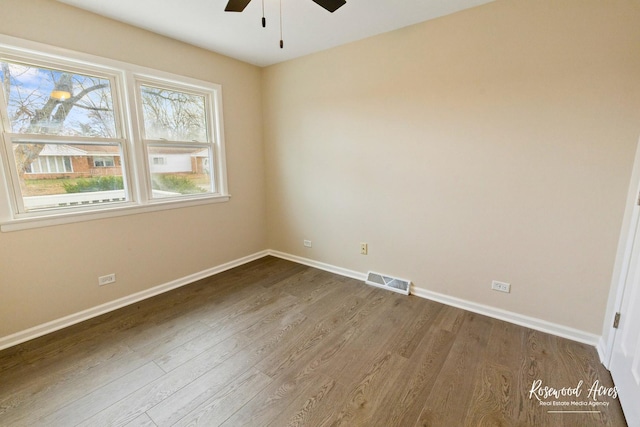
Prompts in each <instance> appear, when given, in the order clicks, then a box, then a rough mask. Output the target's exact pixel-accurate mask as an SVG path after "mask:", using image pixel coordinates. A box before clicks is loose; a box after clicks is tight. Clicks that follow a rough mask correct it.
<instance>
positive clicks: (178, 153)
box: [148, 146, 212, 199]
mask: <svg viewBox="0 0 640 427" xmlns="http://www.w3.org/2000/svg"><path fill="white" fill-rule="evenodd" d="M210 151H211V150H210V148H187V147H185V148H182V147H155V146H153V147H149V148H148V158H149V170H150V172H151V188H152V194H153V198H154V199H158V198H165V197H176V196H181V195H185V194H205V193H211V192H212V185H211V173H210V171H209V156H210Z"/></svg>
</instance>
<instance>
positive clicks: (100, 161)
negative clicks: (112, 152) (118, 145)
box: [93, 157, 116, 168]
mask: <svg viewBox="0 0 640 427" xmlns="http://www.w3.org/2000/svg"><path fill="white" fill-rule="evenodd" d="M115 165H116V163H115V160H113V157H94V158H93V166H95V167H97V168H112V167H114V166H115Z"/></svg>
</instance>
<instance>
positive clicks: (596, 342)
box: [0, 250, 606, 360]
mask: <svg viewBox="0 0 640 427" xmlns="http://www.w3.org/2000/svg"><path fill="white" fill-rule="evenodd" d="M267 255H272V256H275V257H277V258H282V259H286V260H288V261H292V262H296V263H298V264H303V265H308V266H310V267H314V268H317V269H320V270H325V271H328V272H331V273H335V274H339V275H341V276H345V277H350V278H352V279H356V280H361V281H363V282H364V280H365V279H366V277H367V275H366V274H365V273H361V272H358V271H354V270H349V269H346V268H342V267H337V266H335V265H331V264H326V263H323V262H320V261H314V260H312V259H308V258H304V257H300V256H296V255H291V254H287V253H284V252H280V251H275V250H264V251H261V252H257V253H255V254H252V255H248V256H246V257H243V258H239V259H236V260H233V261H230V262H227V263H225V264H222V265H219V266H217V267H212V268H209V269H207V270H203V271H200V272H198V273H194V274H190V275H189V276H186V277H183V278H180V279H176V280H174V281H171V282H168V283H165V284H163V285H159V286H155V287H153V288H150V289H147V290H145V291H142V292H137V293H135V294H132V295H129V296H126V297H123V298H119V299H117V300H115V301H111V302H108V303H106V304H102V305H99V306H96V307H93V308H90V309H87V310H83V311H81V312H79V313H75V314H72V315H69V316H65V317H63V318H61V319H57V320H54V321H51V322H47V323H44V324H42V325H38V326H35V327H33V328H30V329H27V330H25V331H21V332H18V333H15V334H12V335H9V336H6V337H1V338H0V350H2V349H5V348H8V347H12V346H14V345H18V344H20V343H23V342H25V341H29V340H32V339H34V338H38V337H40V336H42V335H46V334H48V333H51V332H55V331H57V330H60V329H62V328H66V327H67V326H71V325H74V324H76V323H80V322H83V321H85V320H89V319H91V318H94V317H97V316H100V315H102V314H105V313H108V312H110V311H113V310H117V309H119V308H122V307H125V306H127V305H130V304H134V303H136V302H139V301H142V300H145V299H147V298H151V297H153V296H156V295H159V294H162V293H164V292H167V291H170V290H172V289H176V288H179V287H181V286H185V285H188V284H190V283H193V282H195V281H198V280H201V279H204V278H206V277H209V276H212V275H214V274H218V273H222V272H223V271H226V270H229V269H232V268H234V267H238V266H240V265H243V264H246V263H248V262H251V261H253V260H256V259H258V258H262V257H264V256H267ZM411 294H413V295H415V296H418V297H421V298H426V299H430V300H433V301H436V302H440V303H442V304H446V305H450V306H453V307H458V308H461V309H463V310H468V311H471V312H474V313H478V314H482V315H484V316H488V317H492V318H495V319H499V320H504V321H506V322H510V323H514V324H516V325H520V326H524V327H527V328H531V329H535V330H537V331H541V332H546V333H549V334H552V335H556V336H559V337H563V338H567V339H570V340H573V341H578V342H581V343H585V344H589V345H592V346H594V347H596V349H597V351H598V354H599V355H600V359H601V360H604V357H603V356H604V354H606V352H605V351H604V349H605V347H606V346H605V343H604V341H603V339H602V337H600V336H597V335H594V334H590V333H587V332H584V331H580V330H578V329H573V328H569V327H567V326H562V325H559V324H556V323H551V322H547V321H546V320H541V319H536V318H534V317H529V316H524V315H521V314H518V313H514V312H510V311H506V310H502V309H499V308H495V307H490V306H486V305H482V304H478V303H474V302H471V301H467V300H463V299H460V298H455V297H451V296H448V295H444V294H440V293H437V292H432V291H429V290H427V289H423V288H418V287H416V286H413V285H412V286H411Z"/></svg>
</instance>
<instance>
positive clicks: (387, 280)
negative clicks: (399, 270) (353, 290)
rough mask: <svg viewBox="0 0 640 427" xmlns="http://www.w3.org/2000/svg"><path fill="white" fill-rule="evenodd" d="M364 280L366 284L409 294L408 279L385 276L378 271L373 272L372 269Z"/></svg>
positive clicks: (409, 283)
mask: <svg viewBox="0 0 640 427" xmlns="http://www.w3.org/2000/svg"><path fill="white" fill-rule="evenodd" d="M364 282H365V283H366V284H367V285H371V286H375V287H378V288H382V289H387V290H389V291H393V292H398V293H400V294H404V295H409V286H410V285H411V282H410V281H408V280H404V279H398V278H397V277H389V276H385V275H383V274H380V273H374V272H373V271H370V272H369V274H367V280H365V281H364Z"/></svg>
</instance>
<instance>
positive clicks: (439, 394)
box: [0, 257, 626, 427]
mask: <svg viewBox="0 0 640 427" xmlns="http://www.w3.org/2000/svg"><path fill="white" fill-rule="evenodd" d="M535 380H541V381H542V387H544V386H549V387H554V388H556V389H561V388H563V387H572V388H576V387H577V386H578V385H579V383H580V381H582V382H583V385H581V386H580V390H582V394H581V396H579V397H577V398H576V397H561V398H559V399H555V398H552V399H547V400H549V401H550V402H552V401H555V400H558V401H566V402H571V401H581V402H590V401H593V399H592V398H591V397H589V396H587V393H588V391H589V388H590V387H591V385H592V384H593V383H594V382H596V381H599V382H600V384H602V385H604V386H608V387H610V386H612V383H611V377H610V376H609V373H608V372H607V371H606V369H604V367H603V366H602V365H601V364H600V363H599V362H598V356H597V354H596V351H595V349H594V348H592V347H589V346H587V345H583V344H579V343H575V342H572V341H568V340H565V339H561V338H557V337H554V336H551V335H547V334H544V333H540V332H536V331H533V330H530V329H527V328H523V327H519V326H515V325H512V324H509V323H505V322H501V321H498V320H494V319H490V318H488V317H484V316H481V315H477V314H473V313H470V312H465V311H463V310H460V309H456V308H452V307H448V306H444V305H441V304H438V303H435V302H432V301H428V300H424V299H420V298H418V297H415V296H408V297H407V296H403V295H399V294H395V293H391V292H388V291H384V290H380V289H377V288H373V287H370V286H367V285H365V284H363V283H362V282H358V281H356V280H352V279H348V278H344V277H340V276H337V275H334V274H331V273H327V272H324V271H320V270H316V269H313V268H309V267H305V266H301V265H298V264H294V263H291V262H288V261H284V260H281V259H277V258H271V257H266V258H262V259H260V260H257V261H254V262H252V263H250V264H247V265H244V266H242V267H239V268H236V269H233V270H230V271H227V272H224V273H221V274H219V275H216V276H214V277H211V278H208V279H205V280H202V281H199V282H197V283H194V284H192V285H189V286H185V287H183V288H180V289H177V290H175V291H172V292H169V293H166V294H163V295H160V296H157V297H155V298H152V299H150V300H146V301H144V302H141V303H139V304H135V305H132V306H129V307H126V308H123V309H120V310H118V311H116V312H112V313H109V314H106V315H103V316H100V317H98V318H95V319H92V320H89V321H86V322H83V323H81V324H78V325H75V326H72V327H70V328H67V329H65V330H63V331H59V332H56V333H53V334H50V335H47V336H45V337H42V338H38V339H36V340H33V341H30V342H28V343H24V344H22V345H19V346H16V347H14V348H11V349H7V350H5V351H3V352H0V425H2V426H48V427H50V426H65V427H66V426H76V425H80V426H121V425H127V426H172V425H175V426H193V425H202V426H218V425H221V426H225V427H229V426H234V427H235V426H384V427H390V426H401V427H404V426H447V427H450V426H580V427H584V426H624V425H626V424H625V422H624V417H623V415H622V411H621V409H620V406H619V404H618V401H617V400H616V399H613V398H605V397H599V398H598V400H599V401H600V402H605V403H608V404H609V405H608V406H598V407H589V406H586V407H577V406H571V407H566V406H565V407H562V406H543V405H541V404H540V402H538V400H537V399H536V397H535V396H530V390H531V388H532V385H533V383H534V381H535ZM542 400H545V399H542ZM550 410H551V411H552V410H573V411H576V410H581V411H585V410H591V411H599V412H597V413H569V412H565V413H549V412H548V411H550Z"/></svg>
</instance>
